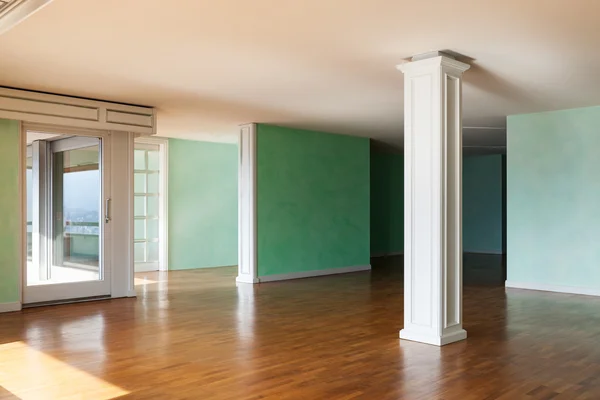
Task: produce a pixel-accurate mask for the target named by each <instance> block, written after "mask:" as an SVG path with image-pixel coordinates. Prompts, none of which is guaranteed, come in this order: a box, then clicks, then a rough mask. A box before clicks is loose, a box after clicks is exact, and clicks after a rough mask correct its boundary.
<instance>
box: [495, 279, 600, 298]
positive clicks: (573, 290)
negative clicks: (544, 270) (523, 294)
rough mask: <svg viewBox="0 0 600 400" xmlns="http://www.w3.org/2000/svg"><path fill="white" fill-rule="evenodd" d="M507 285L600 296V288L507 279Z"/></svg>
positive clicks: (514, 287) (517, 287)
mask: <svg viewBox="0 0 600 400" xmlns="http://www.w3.org/2000/svg"><path fill="white" fill-rule="evenodd" d="M505 286H506V287H507V288H510V289H526V290H541V291H544V292H555V293H568V294H582V295H586V296H600V289H590V288H582V287H577V286H561V285H546V284H544V283H522V282H511V281H506V283H505Z"/></svg>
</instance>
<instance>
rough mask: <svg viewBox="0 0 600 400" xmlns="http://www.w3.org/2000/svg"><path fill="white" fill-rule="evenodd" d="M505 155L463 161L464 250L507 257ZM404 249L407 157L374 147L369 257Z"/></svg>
mask: <svg viewBox="0 0 600 400" xmlns="http://www.w3.org/2000/svg"><path fill="white" fill-rule="evenodd" d="M505 171H506V157H505V156H504V155H502V154H493V155H483V156H482V155H476V156H465V157H464V159H463V249H464V252H465V253H480V254H503V253H505V249H506V234H505V232H506V229H505V226H506V174H505ZM403 251H404V155H403V154H402V153H401V152H400V151H398V150H396V149H392V148H389V147H384V146H380V145H375V146H374V145H372V146H371V255H372V256H382V255H394V254H401V253H403Z"/></svg>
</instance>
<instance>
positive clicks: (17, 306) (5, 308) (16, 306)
mask: <svg viewBox="0 0 600 400" xmlns="http://www.w3.org/2000/svg"><path fill="white" fill-rule="evenodd" d="M21 309H22V307H21V302H20V301H15V302H14V303H0V313H5V312H14V311H21Z"/></svg>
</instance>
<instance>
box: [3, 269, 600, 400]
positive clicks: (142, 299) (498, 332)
mask: <svg viewBox="0 0 600 400" xmlns="http://www.w3.org/2000/svg"><path fill="white" fill-rule="evenodd" d="M393 264H394V263H392V265H390V264H388V265H385V263H384V265H380V266H375V267H374V270H373V272H372V273H354V274H347V275H339V276H331V277H320V278H310V279H303V280H296V281H288V282H276V283H269V284H262V285H257V286H255V287H254V288H252V287H250V288H248V287H247V286H245V287H242V288H241V289H238V288H236V286H235V284H234V277H235V273H236V271H235V270H234V269H233V268H219V269H206V270H195V271H177V272H171V273H169V274H168V275H166V274H162V273H145V274H141V275H139V276H138V286H137V288H138V291H139V296H138V298H137V299H122V300H110V301H103V302H95V303H82V304H72V305H64V306H55V307H45V308H36V309H29V310H26V311H24V312H22V313H12V314H2V315H0V399H2V400H4V399H11V400H14V399H44V400H45V399H55V398H56V399H86V400H88V399H89V400H96V399H109V398H117V397H119V398H124V399H236V400H238V399H257V400H258V399H369V400H370V399H461V400H462V399H477V400H479V399H508V400H513V399H600V298H595V297H585V296H575V295H564V294H553V293H543V292H535V291H519V290H508V291H507V290H505V289H504V288H503V287H501V286H498V285H495V286H494V285H489V284H486V285H477V284H471V283H469V284H468V285H466V286H465V289H464V295H465V299H464V326H465V329H466V330H467V331H468V333H469V338H468V339H467V340H466V341H464V342H459V343H455V344H452V345H449V346H446V347H443V348H437V347H433V346H428V345H424V344H419V343H411V342H405V341H400V340H399V339H398V331H399V330H400V329H401V327H402V307H403V299H402V276H401V274H400V273H398V271H399V270H400V269H401V266H398V265H397V264H395V265H393ZM480 272H481V271H480Z"/></svg>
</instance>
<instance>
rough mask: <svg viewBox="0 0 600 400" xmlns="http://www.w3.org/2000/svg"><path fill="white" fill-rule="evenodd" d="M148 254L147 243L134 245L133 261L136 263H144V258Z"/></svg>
mask: <svg viewBox="0 0 600 400" xmlns="http://www.w3.org/2000/svg"><path fill="white" fill-rule="evenodd" d="M145 254H146V243H134V244H133V260H134V261H135V262H144V261H146V260H145V259H144V256H145Z"/></svg>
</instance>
